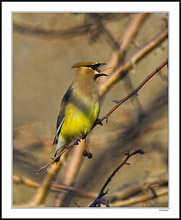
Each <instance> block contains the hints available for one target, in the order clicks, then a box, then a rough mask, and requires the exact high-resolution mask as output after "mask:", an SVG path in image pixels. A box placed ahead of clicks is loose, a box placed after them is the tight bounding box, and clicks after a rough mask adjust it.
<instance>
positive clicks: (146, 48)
mask: <svg viewBox="0 0 181 220" xmlns="http://www.w3.org/2000/svg"><path fill="white" fill-rule="evenodd" d="M167 36H168V29H166V30H164V31H163V32H161V33H160V34H158V35H157V36H155V37H154V38H153V39H151V40H150V41H149V42H148V43H146V44H145V45H143V46H142V47H141V48H140V49H139V50H138V51H137V52H136V53H134V54H133V55H132V56H131V57H130V59H129V60H128V61H127V62H126V63H124V64H123V65H121V66H120V67H119V68H118V69H117V70H115V71H114V72H113V73H112V74H111V75H109V76H108V77H107V78H106V79H105V80H104V81H101V84H99V95H100V96H103V95H104V94H105V92H106V91H107V90H108V89H109V88H110V87H111V86H112V85H113V84H114V83H115V82H117V80H119V79H120V77H121V75H122V74H124V73H125V72H127V71H128V70H130V69H131V68H132V67H133V66H134V65H135V63H136V62H138V61H139V60H140V59H141V58H143V57H144V55H146V54H147V53H148V52H150V51H151V50H153V49H154V48H155V47H157V46H158V45H159V44H160V43H161V42H162V41H163V40H164V39H166V38H167Z"/></svg>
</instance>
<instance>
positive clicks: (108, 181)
mask: <svg viewBox="0 0 181 220" xmlns="http://www.w3.org/2000/svg"><path fill="white" fill-rule="evenodd" d="M135 154H144V151H142V150H140V149H139V150H135V151H134V152H133V153H131V154H129V153H127V154H126V155H127V157H126V158H125V160H124V161H123V162H122V163H121V164H120V165H119V166H118V167H117V168H116V169H115V170H114V171H113V172H112V174H111V175H110V176H109V177H108V179H107V180H106V182H105V183H104V185H103V187H102V188H101V191H100V193H99V194H98V196H97V198H96V199H95V200H94V202H93V203H92V204H91V205H90V207H96V206H97V204H98V201H99V200H100V199H101V197H103V196H104V195H106V194H107V192H108V190H107V191H106V192H104V190H105V188H106V186H107V185H108V184H109V183H110V182H111V180H112V178H113V176H114V175H115V174H116V173H117V172H118V170H119V169H120V168H121V167H122V166H124V165H125V164H127V165H130V164H128V163H127V161H128V159H129V158H130V157H132V156H133V155H135Z"/></svg>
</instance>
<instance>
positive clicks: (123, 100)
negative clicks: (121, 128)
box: [36, 58, 168, 175]
mask: <svg viewBox="0 0 181 220" xmlns="http://www.w3.org/2000/svg"><path fill="white" fill-rule="evenodd" d="M167 64H168V58H167V59H166V60H165V61H164V62H163V63H162V64H161V65H160V66H158V67H157V68H156V69H155V70H154V71H153V72H152V73H151V74H149V75H148V76H147V77H146V78H145V79H144V80H143V82H142V83H141V84H140V85H139V86H138V87H137V88H136V89H135V90H133V91H132V92H131V93H130V94H129V95H127V96H126V97H125V98H123V99H122V100H120V101H117V100H113V101H114V102H116V103H117V104H116V106H115V107H114V108H112V109H111V110H110V111H109V112H108V113H107V114H106V115H105V116H104V117H102V118H101V119H100V120H99V124H101V122H102V121H103V120H105V119H106V121H107V120H108V117H109V116H110V115H111V114H112V113H113V112H114V111H115V110H116V109H117V108H118V107H119V106H120V105H122V104H123V103H124V102H125V101H126V100H128V99H129V98H130V97H131V96H133V95H136V96H137V95H138V91H139V90H140V89H141V88H142V87H143V86H144V85H145V84H146V83H147V82H148V81H149V80H150V79H151V78H152V77H153V76H154V75H155V74H156V73H157V72H159V71H160V70H161V69H162V68H163V67H164V66H165V65H167ZM82 138H83V136H81V137H80V138H79V139H78V140H75V141H74V142H72V143H71V144H70V145H68V146H67V147H66V148H65V149H64V150H63V151H62V152H61V153H60V154H59V155H57V156H56V157H55V158H54V159H53V160H52V161H50V162H49V163H48V164H47V165H45V166H43V167H41V168H40V169H37V170H36V172H37V173H36V175H38V173H39V172H41V171H42V170H44V169H47V168H48V167H49V166H50V165H51V164H52V163H53V162H54V161H55V160H56V159H57V158H59V157H60V156H61V155H62V154H63V153H64V152H66V151H67V150H69V149H70V148H71V147H73V146H74V145H75V144H78V142H80V141H81V139H82Z"/></svg>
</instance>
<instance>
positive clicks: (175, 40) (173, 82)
mask: <svg viewBox="0 0 181 220" xmlns="http://www.w3.org/2000/svg"><path fill="white" fill-rule="evenodd" d="M15 11H16V12H145V11H146V12H165V11H167V12H170V20H169V22H170V24H169V132H170V133H169V153H170V161H169V167H170V173H169V185H170V187H169V201H170V208H169V209H165V210H167V211H159V209H156V208H134V209H131V208H114V209H110V208H104V209H97V208H96V209H94V208H91V209H85V208H71V210H69V209H67V208H33V209H32V208H23V209H13V208H11V203H12V201H11V200H12V198H11V183H12V167H11V163H10V158H11V156H10V155H11V154H12V152H11V146H12V117H11V116H12V112H11V111H12V103H11V101H12V75H11V74H12V66H11V64H12V62H11V57H12V41H11V33H12V23H11V12H15ZM178 94H179V3H178V2H2V218H26V217H28V218H51V219H52V218H147V217H149V218H150V217H151V218H154V217H155V218H178V217H179V197H178V196H179V100H178V98H179V95H178ZM10 171H11V172H10Z"/></svg>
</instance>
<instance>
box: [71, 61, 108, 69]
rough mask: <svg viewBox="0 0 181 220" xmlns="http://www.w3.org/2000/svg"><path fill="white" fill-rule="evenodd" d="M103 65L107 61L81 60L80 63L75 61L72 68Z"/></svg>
mask: <svg viewBox="0 0 181 220" xmlns="http://www.w3.org/2000/svg"><path fill="white" fill-rule="evenodd" d="M102 65H105V63H96V62H79V63H75V64H74V65H73V66H72V68H78V67H83V66H85V67H93V66H96V67H99V66H102Z"/></svg>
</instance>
